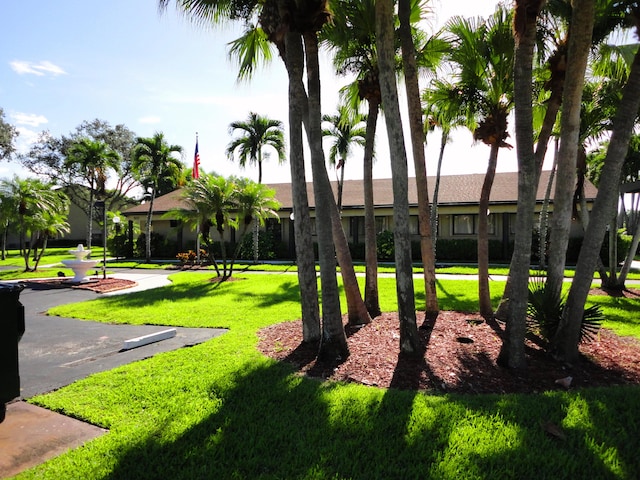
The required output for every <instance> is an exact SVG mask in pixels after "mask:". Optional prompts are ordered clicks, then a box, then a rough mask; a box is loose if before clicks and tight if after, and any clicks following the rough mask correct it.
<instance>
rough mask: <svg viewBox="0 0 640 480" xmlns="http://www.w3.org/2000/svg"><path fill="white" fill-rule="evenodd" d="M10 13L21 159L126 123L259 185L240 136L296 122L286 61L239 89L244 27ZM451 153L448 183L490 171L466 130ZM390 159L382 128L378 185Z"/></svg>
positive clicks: (463, 10)
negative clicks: (84, 131) (254, 119)
mask: <svg viewBox="0 0 640 480" xmlns="http://www.w3.org/2000/svg"><path fill="white" fill-rule="evenodd" d="M6 3H7V4H6V5H3V24H4V32H3V33H4V38H5V45H4V46H3V48H2V50H1V51H0V107H1V108H3V109H4V113H5V120H6V121H8V122H9V123H11V124H12V125H14V126H16V127H17V128H18V129H19V131H20V136H19V139H18V147H19V149H20V150H21V151H25V150H26V149H27V148H28V146H29V143H30V142H31V141H33V140H34V139H35V137H36V136H37V134H38V133H40V132H41V131H43V130H48V131H50V132H51V133H52V134H53V135H54V136H59V135H61V134H68V133H69V132H71V131H73V130H75V128H76V126H78V125H79V124H80V123H81V122H83V121H84V120H93V119H95V118H99V119H102V120H106V121H108V122H109V123H111V124H112V125H116V124H120V123H122V124H125V125H126V126H127V127H128V128H129V129H131V130H132V131H134V132H135V134H136V135H138V136H151V135H153V133H154V132H156V131H162V132H163V133H164V134H165V136H166V137H167V139H168V141H169V142H170V143H172V144H178V145H181V146H182V147H183V148H184V151H185V154H184V162H185V163H186V164H187V165H188V166H191V163H192V159H193V151H194V147H195V135H196V132H198V134H199V150H200V157H201V168H203V169H204V170H205V171H207V172H210V171H216V172H217V173H219V174H223V175H231V174H234V175H244V176H247V177H249V178H253V179H254V180H256V179H257V172H256V169H251V168H248V169H246V170H240V169H239V167H238V166H237V165H236V164H234V163H232V162H230V161H229V160H227V159H226V157H225V154H224V150H225V147H226V145H227V144H228V143H229V142H230V141H231V140H232V136H231V135H230V134H229V132H228V126H229V124H230V123H231V122H233V121H236V120H243V119H245V118H246V117H247V116H248V114H249V112H250V111H255V112H257V113H259V114H261V115H267V116H269V117H270V118H274V119H279V120H282V121H285V122H286V118H287V80H286V73H285V71H284V67H283V65H282V62H281V61H280V60H279V59H277V58H276V59H275V60H274V62H272V64H271V65H270V66H268V67H265V68H263V69H261V70H260V71H259V72H258V75H256V77H255V78H254V79H253V80H252V81H251V82H250V83H241V84H238V83H237V82H236V78H235V76H236V72H237V69H236V66H235V65H234V64H233V63H232V62H231V61H230V60H229V59H228V56H227V47H226V44H227V43H228V42H229V41H230V40H232V39H234V38H236V37H238V36H239V34H240V33H241V32H240V29H239V28H240V27H239V26H235V27H233V26H229V27H227V28H225V29H223V30H216V31H213V30H205V29H204V28H202V27H197V26H194V25H193V24H191V23H189V22H188V21H187V20H186V19H184V18H183V17H181V16H180V15H179V14H178V13H177V12H176V11H175V9H174V8H173V4H171V6H170V7H169V8H168V10H167V11H166V12H165V13H164V14H162V15H160V14H159V13H158V9H157V1H156V0H134V1H131V0H112V1H110V2H96V1H86V0H56V1H54V2H53V1H50V2H43V1H42V0H21V1H20V2H6ZM495 3H496V2H493V1H490V2H489V1H477V0H476V1H468V0H459V1H451V0H449V1H444V0H442V1H439V2H435V3H434V5H435V8H436V10H437V14H438V18H437V21H438V22H442V21H444V20H445V19H446V18H448V17H449V16H450V15H453V14H464V15H465V16H469V15H487V14H489V13H491V12H492V11H493V9H494V6H495ZM323 65H324V67H325V68H324V69H323V77H322V88H323V110H324V111H325V112H326V113H333V111H334V109H335V106H336V105H337V102H338V93H337V92H338V89H339V88H340V87H341V86H342V85H343V84H344V82H345V80H344V79H340V78H336V77H334V76H333V75H332V73H331V69H330V67H329V62H328V61H324V62H323ZM430 140H431V144H432V146H430V147H429V148H428V152H427V155H428V158H429V160H428V165H427V168H428V170H429V172H430V173H435V160H436V155H437V144H438V139H437V137H434V138H433V139H430ZM447 148H448V153H447V157H446V158H445V161H447V164H446V165H445V166H444V169H443V173H444V174H452V173H459V172H466V173H469V172H484V170H485V168H486V167H485V166H486V158H487V157H488V154H489V151H488V148H486V147H484V146H483V145H477V146H472V140H471V135H470V134H469V133H468V132H463V131H461V132H459V133H458V134H457V135H456V137H455V142H454V144H453V145H451V146H449V147H447ZM386 151H388V150H387V148H386V134H385V133H384V130H382V129H381V130H379V132H378V145H377V155H378V160H377V162H376V166H375V173H374V175H375V176H376V177H377V178H385V177H390V176H391V173H390V169H389V165H388V158H387V155H386V154H385V152H386ZM503 157H504V158H502V159H501V160H499V162H500V167H499V168H500V169H501V170H515V160H514V156H513V155H504V156H503ZM410 163H411V162H410ZM360 164H361V162H360V161H359V158H358V157H354V158H353V159H350V161H349V162H347V168H346V170H345V172H346V176H347V178H362V169H361V167H360ZM309 172H310V169H309ZM13 174H18V175H20V176H24V175H26V172H25V171H24V170H22V168H21V166H20V165H19V164H16V163H7V162H3V163H0V177H9V176H11V175H13ZM330 177H331V178H333V177H334V174H333V172H330ZM289 179H290V175H289V167H288V166H287V165H285V166H278V165H277V163H276V162H275V160H268V161H267V163H265V171H264V179H263V181H265V182H280V181H289Z"/></svg>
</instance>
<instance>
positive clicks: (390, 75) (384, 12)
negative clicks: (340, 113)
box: [375, 0, 423, 355]
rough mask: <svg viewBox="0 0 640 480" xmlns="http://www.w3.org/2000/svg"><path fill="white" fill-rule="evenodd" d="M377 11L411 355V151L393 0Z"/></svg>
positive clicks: (416, 344)
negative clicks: (406, 137)
mask: <svg viewBox="0 0 640 480" xmlns="http://www.w3.org/2000/svg"><path fill="white" fill-rule="evenodd" d="M375 12H376V44H377V47H378V61H379V66H380V90H381V93H382V101H383V103H384V105H385V119H386V125H387V135H388V140H389V151H390V152H391V170H392V173H393V175H392V183H393V220H394V245H395V262H396V290H397V296H398V317H399V320H400V351H401V352H402V353H404V354H408V355H419V354H421V353H422V351H423V350H422V345H421V343H420V338H419V336H418V328H417V325H416V311H415V298H414V287H413V278H412V264H411V241H410V235H409V198H408V187H409V186H408V183H409V179H408V172H407V154H406V150H405V146H404V139H403V134H402V120H401V118H400V106H399V102H398V90H397V85H396V78H395V49H394V30H393V19H394V15H393V1H392V0H378V1H376V5H375Z"/></svg>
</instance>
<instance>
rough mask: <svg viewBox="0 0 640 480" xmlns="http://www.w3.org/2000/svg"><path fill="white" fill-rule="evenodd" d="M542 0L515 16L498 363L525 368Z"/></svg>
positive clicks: (520, 6)
mask: <svg viewBox="0 0 640 480" xmlns="http://www.w3.org/2000/svg"><path fill="white" fill-rule="evenodd" d="M543 3H544V2H543V1H542V0H537V1H529V0H518V1H517V2H516V5H515V12H514V18H513V24H514V29H513V31H514V36H515V55H514V56H515V58H514V72H513V77H514V101H515V123H516V125H515V135H516V146H517V154H518V207H517V208H518V209H517V215H516V238H515V243H514V251H513V256H512V261H511V268H510V270H509V277H510V279H511V295H512V296H511V302H510V305H509V306H510V311H509V318H508V321H507V323H506V327H505V337H504V340H503V342H502V348H501V350H500V354H499V356H498V363H500V364H502V365H505V366H508V367H511V368H523V367H524V366H525V365H526V358H525V351H524V339H525V334H526V331H527V322H526V320H527V298H528V283H529V267H530V263H531V243H532V240H531V234H532V232H533V218H534V211H535V206H536V193H537V190H538V173H537V172H538V169H537V166H536V158H535V153H534V149H533V95H532V91H531V85H532V83H533V53H534V49H535V43H536V33H537V28H536V23H537V18H538V14H539V13H540V9H541V8H542V4H543Z"/></svg>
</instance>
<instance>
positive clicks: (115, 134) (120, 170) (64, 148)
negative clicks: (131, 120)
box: [18, 119, 138, 217]
mask: <svg viewBox="0 0 640 480" xmlns="http://www.w3.org/2000/svg"><path fill="white" fill-rule="evenodd" d="M82 139H89V140H92V141H96V142H101V143H104V144H106V145H107V146H108V147H109V150H111V151H113V152H116V153H117V154H118V156H119V159H118V161H117V164H116V165H115V167H114V168H108V169H106V171H105V173H106V175H107V182H106V183H107V186H108V187H109V188H107V189H106V190H105V200H106V205H107V209H108V210H110V211H112V210H119V209H121V208H122V207H123V206H125V205H127V204H129V203H132V201H131V198H130V196H129V195H130V194H131V192H132V190H133V188H134V187H136V186H138V182H137V180H136V179H135V178H134V176H133V172H132V169H131V148H132V146H133V144H134V140H135V135H134V133H133V132H132V131H131V130H129V129H128V128H127V127H126V126H124V125H116V126H112V125H110V124H109V123H108V122H105V121H104V120H98V119H96V120H92V121H84V122H82V123H81V124H80V125H78V127H76V129H75V130H74V131H73V132H71V133H70V134H68V135H62V136H60V137H54V136H52V135H51V134H50V133H49V132H46V131H45V132H42V133H41V134H40V135H39V137H38V140H37V141H36V142H35V143H34V144H32V146H31V148H30V149H29V151H28V152H27V153H26V154H22V155H19V156H18V159H19V161H20V162H21V163H22V165H23V166H24V167H25V168H26V169H27V170H28V171H30V172H31V173H33V174H35V175H36V176H38V177H40V178H43V179H45V180H47V181H49V182H52V183H55V184H57V185H60V186H61V187H62V188H63V189H64V190H65V191H66V192H67V193H68V195H69V199H70V200H71V202H72V203H73V204H75V205H76V206H77V207H78V208H80V209H81V210H82V211H83V212H84V213H85V215H87V217H89V216H90V215H91V212H92V208H93V202H92V200H91V199H90V196H91V195H90V194H91V192H90V190H89V189H88V188H84V187H79V186H78V184H79V183H80V184H84V182H85V180H84V178H83V175H84V173H85V172H83V171H81V170H78V169H75V168H68V167H67V166H66V163H67V157H68V156H69V150H70V148H71V147H72V146H73V145H75V144H76V143H78V141H80V140H82ZM114 160H115V159H114Z"/></svg>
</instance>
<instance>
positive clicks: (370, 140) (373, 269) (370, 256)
mask: <svg viewBox="0 0 640 480" xmlns="http://www.w3.org/2000/svg"><path fill="white" fill-rule="evenodd" d="M368 103H369V113H368V115H367V133H366V138H365V144H364V160H363V171H364V174H363V187H364V257H365V263H366V267H365V285H364V303H365V305H366V307H367V310H368V311H369V315H371V317H372V318H375V317H377V316H378V315H380V313H381V312H380V301H379V295H378V249H377V245H376V244H377V242H376V219H375V213H374V199H373V147H374V143H375V135H376V125H377V123H378V110H379V102H376V101H374V100H373V99H368Z"/></svg>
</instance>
